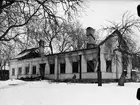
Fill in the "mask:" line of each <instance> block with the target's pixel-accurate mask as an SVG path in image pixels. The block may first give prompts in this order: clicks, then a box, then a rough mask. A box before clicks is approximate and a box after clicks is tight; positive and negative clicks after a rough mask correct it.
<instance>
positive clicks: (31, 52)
mask: <svg viewBox="0 0 140 105" xmlns="http://www.w3.org/2000/svg"><path fill="white" fill-rule="evenodd" d="M115 33H116V34H115ZM116 35H117V36H118V37H122V36H121V33H120V32H119V31H118V30H115V31H114V32H113V33H112V34H110V35H109V36H107V37H106V38H105V39H104V40H103V41H101V42H100V43H99V45H97V46H95V47H93V48H88V49H80V50H74V51H68V52H61V53H55V54H48V55H45V56H53V55H60V54H66V53H73V52H78V51H86V50H91V49H97V48H98V46H101V45H103V44H104V43H105V42H106V41H107V40H108V39H110V38H111V37H114V36H116ZM125 44H126V42H125ZM116 50H118V51H120V52H124V53H127V54H129V55H131V53H130V52H128V51H125V50H124V51H123V50H122V49H116ZM37 57H40V54H39V48H31V49H25V50H23V51H22V52H21V53H19V54H18V55H17V57H15V59H18V60H22V59H30V58H37Z"/></svg>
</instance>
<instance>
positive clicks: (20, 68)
mask: <svg viewBox="0 0 140 105" xmlns="http://www.w3.org/2000/svg"><path fill="white" fill-rule="evenodd" d="M21 74H22V67H18V75H21Z"/></svg>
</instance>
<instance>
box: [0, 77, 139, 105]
mask: <svg viewBox="0 0 140 105" xmlns="http://www.w3.org/2000/svg"><path fill="white" fill-rule="evenodd" d="M13 84H14V85H13ZM139 87H140V83H125V86H122V87H121V86H118V85H117V83H110V84H103V86H102V87H98V85H97V84H74V83H71V84H66V83H50V82H48V81H46V80H44V81H34V82H24V81H20V80H8V81H0V105H139V101H138V100H137V99H136V92H137V88H139Z"/></svg>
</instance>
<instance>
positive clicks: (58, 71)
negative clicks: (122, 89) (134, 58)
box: [10, 30, 132, 80]
mask: <svg viewBox="0 0 140 105" xmlns="http://www.w3.org/2000/svg"><path fill="white" fill-rule="evenodd" d="M119 37H120V33H119V31H117V30H116V31H114V32H113V33H112V34H111V35H109V36H108V37H107V38H106V39H105V40H103V41H102V42H101V43H100V44H99V45H98V46H99V47H98V46H97V45H95V44H94V43H93V45H92V46H91V43H90V45H89V46H88V47H87V49H81V50H77V51H69V52H63V53H57V54H49V55H44V53H43V42H40V44H39V45H40V46H39V48H33V49H28V50H24V51H22V52H21V53H20V54H18V56H17V57H15V58H14V59H12V60H11V61H10V78H11V79H12V78H21V77H31V76H32V77H37V76H41V77H43V78H47V79H56V80H65V79H72V77H73V76H74V75H76V79H97V69H98V52H99V51H100V52H99V53H100V68H101V73H102V78H103V79H112V80H116V79H119V78H120V76H121V74H122V71H123V70H124V67H123V66H122V62H123V60H122V58H123V55H124V54H125V55H127V57H128V58H129V59H128V60H129V62H128V65H127V67H126V68H125V69H127V78H128V79H130V78H131V76H130V72H131V68H132V65H131V54H129V53H128V52H127V51H122V50H121V49H118V46H119V41H120V40H119ZM87 45H88V44H87ZM99 48H100V50H99Z"/></svg>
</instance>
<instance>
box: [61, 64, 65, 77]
mask: <svg viewBox="0 0 140 105" xmlns="http://www.w3.org/2000/svg"><path fill="white" fill-rule="evenodd" d="M60 73H61V74H65V73H66V63H60Z"/></svg>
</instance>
